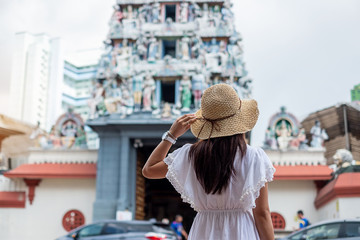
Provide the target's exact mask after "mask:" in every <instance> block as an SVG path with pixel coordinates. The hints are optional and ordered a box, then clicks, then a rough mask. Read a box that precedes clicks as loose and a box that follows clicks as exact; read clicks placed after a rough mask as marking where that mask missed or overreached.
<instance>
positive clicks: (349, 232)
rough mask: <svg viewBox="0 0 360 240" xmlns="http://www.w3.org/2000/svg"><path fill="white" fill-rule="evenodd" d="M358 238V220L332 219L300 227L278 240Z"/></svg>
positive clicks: (359, 233)
mask: <svg viewBox="0 0 360 240" xmlns="http://www.w3.org/2000/svg"><path fill="white" fill-rule="evenodd" d="M318 239H334V240H335V239H337V240H341V239H344V240H350V239H360V220H359V219H346V220H340V219H339V220H332V221H325V222H320V223H317V224H313V225H310V226H308V227H306V228H303V229H300V230H299V231H297V232H294V233H292V234H290V235H289V236H287V237H285V238H281V239H280V240H318Z"/></svg>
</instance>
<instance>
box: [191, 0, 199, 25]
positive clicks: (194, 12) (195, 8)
mask: <svg viewBox="0 0 360 240" xmlns="http://www.w3.org/2000/svg"><path fill="white" fill-rule="evenodd" d="M200 16H201V8H200V7H199V5H198V4H197V3H196V2H195V1H192V2H191V4H190V5H189V22H192V21H194V20H195V19H196V18H198V17H200Z"/></svg>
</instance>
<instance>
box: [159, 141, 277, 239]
mask: <svg viewBox="0 0 360 240" xmlns="http://www.w3.org/2000/svg"><path fill="white" fill-rule="evenodd" d="M190 147H191V144H186V145H184V146H183V147H181V148H179V149H177V150H175V151H174V152H173V153H170V154H169V155H168V156H167V157H166V158H165V159H164V162H165V163H166V164H167V165H168V172H167V174H166V178H167V179H168V180H169V181H170V182H171V184H172V185H173V186H174V188H175V189H176V191H178V192H179V193H180V194H181V198H182V199H183V201H184V202H187V203H189V204H190V205H191V207H192V208H193V209H194V210H195V211H197V212H198V213H197V215H196V217H195V219H194V222H193V225H192V227H191V230H190V233H189V238H188V239H189V240H227V239H229V240H234V239H236V240H239V239H246V240H253V239H254V240H257V239H260V238H259V234H258V232H257V229H256V226H255V222H254V218H253V215H252V208H254V207H255V199H256V198H257V197H258V196H259V193H260V189H261V188H262V187H263V186H264V185H265V183H266V182H270V181H272V179H273V175H274V172H275V169H274V167H273V166H272V164H271V162H270V160H269V158H268V156H267V155H266V153H265V152H264V151H263V150H262V149H261V148H255V147H251V146H249V145H248V146H247V151H246V155H245V156H244V157H243V159H240V154H239V152H238V153H237V154H236V157H235V161H234V165H235V171H236V174H235V176H233V177H231V180H230V184H229V186H228V187H227V189H226V191H224V192H223V193H222V194H221V195H219V194H206V193H205V191H204V190H203V188H202V186H201V184H200V183H199V181H198V180H197V178H196V174H195V171H194V168H193V165H192V164H191V163H190V161H189V158H188V153H189V150H190Z"/></svg>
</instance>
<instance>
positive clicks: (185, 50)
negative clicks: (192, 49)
mask: <svg viewBox="0 0 360 240" xmlns="http://www.w3.org/2000/svg"><path fill="white" fill-rule="evenodd" d="M189 42H190V39H189V38H188V37H183V38H182V39H181V56H182V59H183V60H189V59H190V54H189Z"/></svg>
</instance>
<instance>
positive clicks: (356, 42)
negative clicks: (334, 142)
mask: <svg viewBox="0 0 360 240" xmlns="http://www.w3.org/2000/svg"><path fill="white" fill-rule="evenodd" d="M233 2H234V7H233V11H234V13H235V15H236V28H237V30H238V31H239V32H240V33H241V34H242V36H243V38H244V50H245V55H244V57H245V61H246V63H247V68H248V70H249V73H250V75H251V77H252V78H253V80H254V90H253V93H254V98H255V99H257V100H258V102H259V108H260V119H259V122H258V124H257V125H256V127H255V129H254V131H253V140H254V142H253V143H254V145H261V144H262V141H263V137H264V132H265V128H266V127H267V123H268V120H269V118H270V117H271V115H272V114H274V113H275V112H277V111H279V109H280V106H282V105H285V106H286V107H287V109H288V110H289V111H290V112H292V113H293V114H295V116H297V117H298V118H299V120H301V119H302V118H303V117H305V116H307V114H309V113H311V112H314V111H317V110H320V109H322V108H325V107H329V106H331V105H334V104H336V103H338V102H344V101H350V89H351V88H352V87H353V86H354V85H356V84H358V83H360V1H358V0H341V1H339V0H291V1H289V0H233ZM0 4H1V5H0V33H1V34H0V113H4V114H6V112H7V110H8V105H7V101H8V93H9V81H10V77H11V58H12V49H13V46H12V40H13V38H14V34H15V33H16V32H21V31H28V32H31V33H41V32H46V33H48V34H49V35H50V36H52V37H61V38H62V39H63V48H64V51H65V54H66V53H69V52H73V51H76V50H81V49H87V48H97V47H101V46H102V41H103V40H104V39H105V37H106V34H107V30H108V25H107V23H108V20H109V18H110V15H111V13H112V5H113V4H115V0H102V1H100V0H75V1H74V0H62V1H55V0H32V1H29V0H14V1H6V0H1V1H0Z"/></svg>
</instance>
